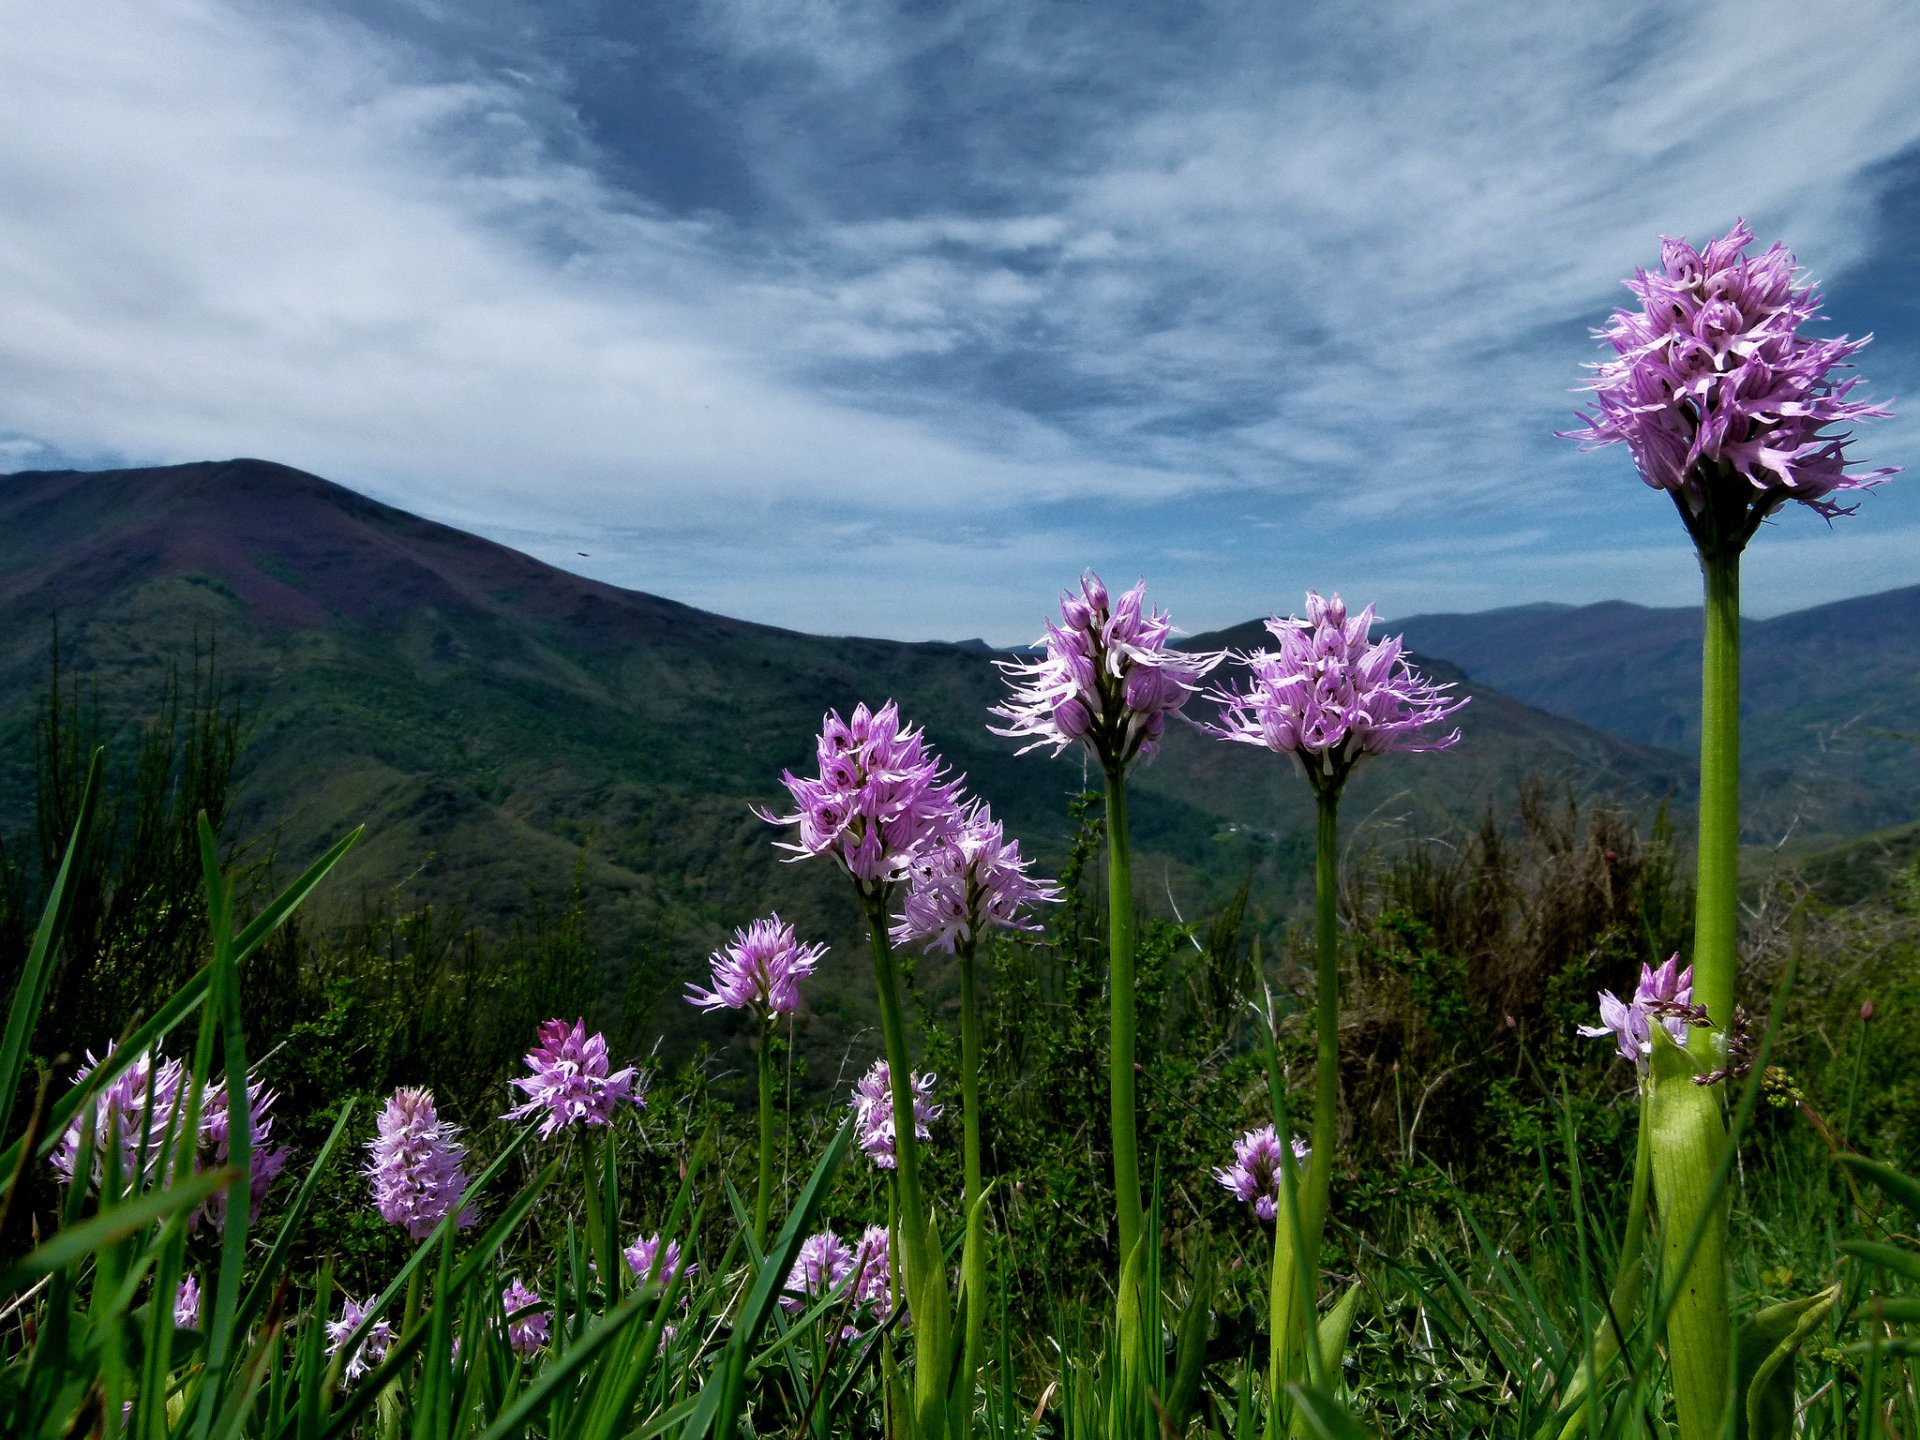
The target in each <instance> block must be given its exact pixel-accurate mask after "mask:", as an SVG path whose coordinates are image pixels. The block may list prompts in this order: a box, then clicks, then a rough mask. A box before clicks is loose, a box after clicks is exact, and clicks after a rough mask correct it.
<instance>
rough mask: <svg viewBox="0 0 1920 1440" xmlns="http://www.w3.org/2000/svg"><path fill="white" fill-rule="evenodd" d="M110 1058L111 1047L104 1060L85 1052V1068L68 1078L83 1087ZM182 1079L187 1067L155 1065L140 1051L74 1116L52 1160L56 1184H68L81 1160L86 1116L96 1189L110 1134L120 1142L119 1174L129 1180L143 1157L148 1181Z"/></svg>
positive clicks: (174, 1063) (180, 1094) (176, 1103)
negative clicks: (90, 1126) (87, 1105)
mask: <svg viewBox="0 0 1920 1440" xmlns="http://www.w3.org/2000/svg"><path fill="white" fill-rule="evenodd" d="M112 1054H113V1045H112V1043H111V1042H109V1043H108V1045H107V1053H106V1055H103V1056H101V1057H100V1058H99V1059H95V1058H94V1054H93V1052H92V1051H91V1050H89V1051H88V1052H87V1059H86V1063H85V1064H84V1065H82V1066H81V1067H80V1068H79V1069H78V1070H76V1071H74V1072H73V1083H74V1084H75V1085H79V1084H81V1083H83V1082H84V1081H85V1080H86V1078H87V1076H89V1075H91V1074H92V1073H93V1071H94V1069H95V1067H96V1066H99V1065H102V1064H104V1063H105V1062H106V1060H107V1058H108V1057H109V1056H111V1055H112ZM187 1078H188V1077H187V1072H186V1067H185V1066H183V1065H182V1064H181V1063H180V1062H179V1061H178V1060H169V1059H166V1058H165V1057H164V1056H162V1057H159V1058H157V1059H156V1057H155V1056H154V1054H153V1052H152V1051H150V1050H144V1051H142V1052H141V1053H140V1054H139V1055H138V1056H137V1057H135V1059H134V1060H133V1063H132V1064H130V1065H128V1066H127V1068H126V1069H125V1070H122V1071H121V1072H120V1074H119V1075H118V1076H116V1077H115V1078H114V1080H113V1083H112V1084H110V1085H108V1086H106V1087H105V1088H104V1089H102V1090H101V1091H100V1093H99V1094H97V1095H95V1096H94V1097H93V1102H92V1105H91V1106H90V1107H83V1108H82V1109H81V1110H80V1111H79V1112H78V1113H77V1114H75V1115H74V1117H73V1120H72V1121H71V1123H69V1124H68V1126H67V1128H66V1131H65V1132H64V1133H63V1134H62V1135H61V1136H60V1139H59V1141H58V1142H56V1143H55V1145H54V1147H53V1155H52V1157H51V1159H52V1161H53V1168H54V1169H55V1170H56V1171H57V1172H59V1176H60V1180H61V1182H62V1183H63V1184H68V1185H70V1184H72V1183H73V1180H74V1169H75V1167H76V1166H77V1165H78V1164H79V1158H80V1137H81V1131H82V1130H83V1129H84V1128H85V1125H86V1123H87V1119H88V1114H89V1111H90V1112H91V1115H92V1124H93V1177H92V1178H93V1181H94V1182H95V1183H96V1184H97V1183H98V1182H99V1181H100V1179H101V1178H102V1176H103V1174H104V1162H103V1158H102V1156H103V1152H104V1151H105V1149H106V1145H107V1136H108V1134H109V1132H117V1133H118V1135H119V1137H120V1139H119V1145H120V1173H121V1174H122V1175H123V1176H128V1177H131V1176H132V1175H133V1174H134V1172H135V1170H136V1169H137V1168H138V1167H139V1166H140V1165H141V1163H142V1156H143V1155H144V1162H145V1166H146V1171H147V1175H148V1176H149V1177H151V1176H152V1175H153V1173H154V1172H155V1170H156V1168H157V1167H158V1165H159V1163H160V1150H161V1148H162V1146H163V1144H164V1143H165V1142H166V1141H167V1140H168V1138H169V1132H170V1131H171V1130H172V1128H173V1126H174V1124H175V1118H174V1117H175V1112H176V1111H177V1110H178V1109H180V1108H181V1104H182V1100H183V1096H184V1090H183V1086H184V1085H185V1083H186V1081H187Z"/></svg>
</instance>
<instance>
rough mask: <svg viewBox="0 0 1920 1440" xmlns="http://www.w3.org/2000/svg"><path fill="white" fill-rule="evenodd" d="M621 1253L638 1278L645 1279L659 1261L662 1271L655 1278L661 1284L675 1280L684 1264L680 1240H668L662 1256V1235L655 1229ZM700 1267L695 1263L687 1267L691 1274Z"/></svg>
mask: <svg viewBox="0 0 1920 1440" xmlns="http://www.w3.org/2000/svg"><path fill="white" fill-rule="evenodd" d="M620 1254H621V1255H622V1256H623V1257H624V1258H625V1259H626V1262H627V1269H628V1271H630V1272H631V1273H632V1275H633V1278H634V1279H636V1280H645V1279H646V1278H647V1275H648V1272H650V1271H651V1270H652V1269H653V1267H654V1264H655V1262H656V1261H657V1262H658V1263H659V1266H660V1273H659V1274H658V1275H657V1276H655V1277H654V1279H655V1280H656V1281H657V1282H658V1283H659V1284H660V1285H662V1286H665V1285H667V1284H669V1283H670V1282H671V1281H672V1280H673V1277H674V1276H676V1275H678V1274H679V1273H680V1267H681V1264H682V1256H681V1254H680V1242H679V1241H678V1240H669V1241H667V1253H666V1254H665V1255H664V1256H662V1255H661V1254H660V1235H659V1232H658V1231H655V1232H654V1233H653V1234H651V1235H642V1236H641V1237H640V1238H639V1239H638V1240H636V1241H634V1242H633V1243H632V1244H631V1245H629V1246H627V1248H626V1249H624V1250H622V1251H621V1252H620ZM699 1268H700V1267H699V1266H698V1265H693V1264H688V1265H687V1267H686V1269H687V1273H688V1274H689V1275H691V1274H693V1272H694V1271H696V1270H698V1269H699Z"/></svg>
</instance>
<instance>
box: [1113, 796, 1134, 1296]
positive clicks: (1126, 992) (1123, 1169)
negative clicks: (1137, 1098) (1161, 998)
mask: <svg viewBox="0 0 1920 1440" xmlns="http://www.w3.org/2000/svg"><path fill="white" fill-rule="evenodd" d="M1105 769H1106V778H1107V986H1108V989H1109V991H1110V993H1111V1000H1112V1006H1113V1029H1112V1035H1111V1038H1110V1040H1109V1045H1108V1073H1109V1077H1110V1081H1111V1090H1112V1111H1111V1123H1112V1127H1113V1194H1114V1207H1115V1210H1116V1212H1117V1216H1118V1219H1119V1225H1120V1264H1121V1268H1122V1269H1123V1270H1124V1269H1125V1268H1126V1262H1127V1257H1128V1256H1130V1255H1132V1254H1133V1251H1134V1247H1135V1246H1137V1245H1138V1244H1139V1243H1140V1231H1141V1229H1142V1219H1141V1208H1140V1141H1139V1137H1138V1135H1137V1134H1136V1133H1135V1125H1134V1098H1133V1050H1134V1014H1133V998H1134V997H1133V850H1132V846H1131V844H1130V843H1129V841H1128V838H1127V780H1126V775H1125V773H1124V772H1123V771H1122V770H1121V769H1120V768H1119V767H1118V766H1114V765H1109V766H1107V767H1105Z"/></svg>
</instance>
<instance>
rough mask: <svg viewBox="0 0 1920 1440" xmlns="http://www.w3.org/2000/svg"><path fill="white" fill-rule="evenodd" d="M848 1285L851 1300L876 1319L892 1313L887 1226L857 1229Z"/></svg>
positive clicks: (889, 1243)
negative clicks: (851, 1271) (850, 1290)
mask: <svg viewBox="0 0 1920 1440" xmlns="http://www.w3.org/2000/svg"><path fill="white" fill-rule="evenodd" d="M851 1287H852V1293H853V1299H854V1303H855V1304H857V1305H859V1306H861V1307H862V1308H864V1309H865V1310H866V1311H867V1312H868V1313H869V1314H870V1315H871V1316H872V1317H873V1318H874V1319H875V1320H879V1321H884V1320H885V1319H886V1318H887V1317H888V1316H889V1315H891V1314H893V1247H892V1244H891V1240H890V1237H889V1235H888V1233H887V1227H886V1226H884V1225H869V1226H867V1228H866V1229H865V1230H863V1231H861V1232H860V1239H859V1242H858V1243H857V1244H855V1246H854V1247H853V1279H852V1281H851ZM846 1338H848V1339H852V1338H853V1337H852V1336H851V1335H849V1336H847V1337H846Z"/></svg>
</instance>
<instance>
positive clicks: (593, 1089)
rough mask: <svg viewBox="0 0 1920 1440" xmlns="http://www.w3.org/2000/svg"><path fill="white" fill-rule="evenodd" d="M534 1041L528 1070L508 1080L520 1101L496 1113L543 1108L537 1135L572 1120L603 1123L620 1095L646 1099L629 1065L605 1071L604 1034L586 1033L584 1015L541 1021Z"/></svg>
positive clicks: (522, 1115)
mask: <svg viewBox="0 0 1920 1440" xmlns="http://www.w3.org/2000/svg"><path fill="white" fill-rule="evenodd" d="M537 1033H538V1039H539V1044H538V1045H537V1046H535V1048H534V1049H532V1050H530V1051H528V1052H527V1069H528V1070H529V1071H530V1072H532V1073H530V1074H527V1075H523V1076H521V1077H519V1078H518V1079H516V1080H513V1081H510V1082H509V1083H510V1084H512V1085H514V1086H516V1087H518V1088H519V1089H520V1090H522V1091H524V1092H526V1095H527V1099H526V1101H525V1102H524V1103H522V1104H519V1105H516V1106H514V1107H513V1108H512V1109H511V1110H509V1111H507V1112H506V1114H504V1115H502V1116H501V1117H500V1118H501V1119H502V1120H524V1119H526V1118H527V1117H528V1116H531V1115H538V1114H541V1113H542V1112H545V1118H544V1119H543V1120H542V1121H541V1123H540V1138H541V1139H542V1140H545V1139H548V1138H550V1137H551V1136H552V1135H553V1133H554V1132H555V1131H556V1130H564V1129H568V1128H570V1127H572V1126H575V1125H583V1124H584V1125H605V1124H607V1123H608V1122H609V1121H610V1120H612V1119H613V1112H614V1110H615V1108H616V1107H617V1106H618V1105H619V1104H620V1102H621V1101H623V1100H624V1101H630V1102H631V1103H633V1104H635V1105H639V1106H642V1107H644V1106H645V1105H646V1103H647V1102H646V1101H645V1099H643V1098H642V1097H641V1096H640V1095H639V1094H638V1093H636V1081H637V1077H638V1072H637V1071H636V1070H635V1069H634V1068H633V1067H632V1066H631V1065H629V1066H628V1067H627V1068H626V1069H624V1070H616V1071H614V1072H613V1073H611V1074H609V1073H608V1070H607V1038H606V1036H604V1035H602V1034H600V1033H598V1032H595V1033H594V1034H592V1035H588V1034H587V1024H586V1021H584V1020H576V1021H574V1022H573V1024H571V1025H569V1024H567V1022H566V1021H564V1020H548V1021H545V1022H544V1023H542V1024H541V1026H540V1028H539V1031H538V1032H537Z"/></svg>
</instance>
